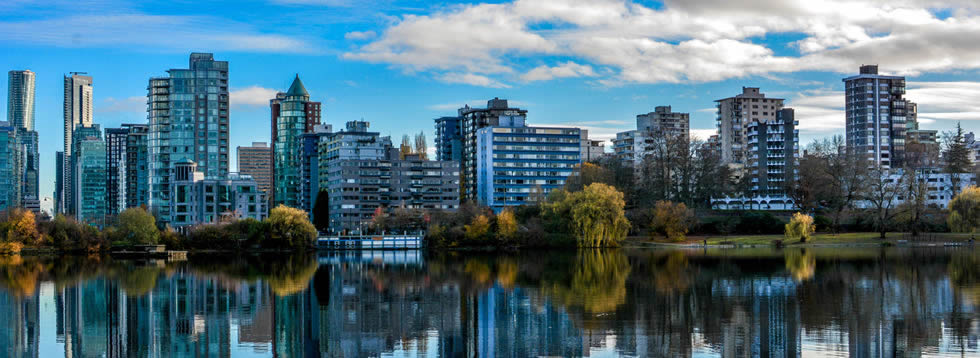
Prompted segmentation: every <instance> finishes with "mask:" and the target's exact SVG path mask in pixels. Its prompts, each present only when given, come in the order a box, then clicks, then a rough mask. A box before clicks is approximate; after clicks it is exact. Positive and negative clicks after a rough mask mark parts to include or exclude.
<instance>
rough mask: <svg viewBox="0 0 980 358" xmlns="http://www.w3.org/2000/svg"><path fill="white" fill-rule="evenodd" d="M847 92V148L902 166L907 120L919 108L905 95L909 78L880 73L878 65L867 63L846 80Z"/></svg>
mask: <svg viewBox="0 0 980 358" xmlns="http://www.w3.org/2000/svg"><path fill="white" fill-rule="evenodd" d="M844 91H845V101H844V104H845V110H846V113H847V114H846V116H847V117H846V118H847V122H846V123H847V127H846V130H845V137H846V138H847V149H848V150H849V151H851V153H855V154H859V155H862V156H867V159H868V161H869V162H870V163H877V164H880V165H881V166H882V167H885V168H900V167H902V165H903V164H904V159H905V139H906V138H905V136H906V122H907V121H908V113H909V112H910V111H909V109H912V108H914V107H915V104H914V103H912V102H909V101H908V100H906V99H904V98H903V97H902V96H903V95H905V77H901V76H884V75H879V74H878V66H877V65H865V66H861V68H860V73H859V74H858V75H857V76H851V77H847V78H845V79H844ZM912 112H913V113H914V109H912Z"/></svg>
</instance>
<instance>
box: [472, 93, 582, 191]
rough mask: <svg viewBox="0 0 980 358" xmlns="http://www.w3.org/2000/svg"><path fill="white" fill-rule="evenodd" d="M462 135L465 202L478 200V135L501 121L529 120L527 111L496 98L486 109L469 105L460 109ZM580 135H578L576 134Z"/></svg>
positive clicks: (488, 102) (488, 103)
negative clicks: (480, 130) (482, 130)
mask: <svg viewBox="0 0 980 358" xmlns="http://www.w3.org/2000/svg"><path fill="white" fill-rule="evenodd" d="M458 112H459V117H460V125H461V127H460V129H459V130H460V135H461V137H462V143H463V150H462V161H461V165H460V178H461V182H462V190H461V191H460V197H461V199H462V200H463V201H473V200H476V199H477V172H476V170H477V169H476V165H477V159H476V157H477V152H478V148H477V144H476V133H477V131H478V130H479V129H480V128H485V127H491V126H497V125H500V121H501V120H503V121H515V120H516V121H520V122H522V123H523V122H524V120H525V119H527V110H525V109H520V108H512V107H510V106H509V105H508V104H507V100H506V99H500V98H494V99H491V100H489V101H487V107H486V108H470V106H469V105H467V106H465V107H463V108H460V109H459V111H458ZM576 134H578V133H576Z"/></svg>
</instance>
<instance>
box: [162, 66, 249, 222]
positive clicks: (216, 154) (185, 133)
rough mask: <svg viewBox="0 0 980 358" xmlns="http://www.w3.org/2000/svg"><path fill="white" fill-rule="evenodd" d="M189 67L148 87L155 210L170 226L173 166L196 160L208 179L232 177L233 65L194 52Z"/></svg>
mask: <svg viewBox="0 0 980 358" xmlns="http://www.w3.org/2000/svg"><path fill="white" fill-rule="evenodd" d="M189 62H190V63H189V68H187V69H170V70H168V71H167V73H168V74H169V76H167V77H155V78H151V79H150V81H149V86H148V87H147V91H148V92H147V103H148V104H149V108H148V109H147V110H148V111H149V113H148V116H147V117H148V118H149V125H150V130H149V139H148V147H149V157H148V162H149V168H150V173H149V175H150V176H149V179H150V180H149V182H150V198H149V204H150V210H151V211H153V212H154V213H155V214H156V215H157V217H158V218H159V220H160V221H162V222H164V223H167V222H170V220H171V218H172V215H173V214H174V213H172V212H170V208H171V207H172V206H171V205H170V199H171V198H170V195H171V193H172V192H173V185H172V183H171V182H170V179H171V173H172V171H173V169H174V166H173V164H174V163H176V162H178V161H182V160H190V161H193V162H195V163H196V169H197V170H199V171H201V172H202V173H204V175H205V177H208V178H222V177H224V176H227V175H228V155H229V153H228V133H229V131H228V128H229V124H228V112H229V110H230V109H229V106H228V61H215V60H214V55H213V54H210V53H192V54H191V55H190V61H189Z"/></svg>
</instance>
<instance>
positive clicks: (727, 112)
mask: <svg viewBox="0 0 980 358" xmlns="http://www.w3.org/2000/svg"><path fill="white" fill-rule="evenodd" d="M715 102H717V103H718V118H717V122H718V123H717V126H718V140H719V142H720V143H719V144H720V147H721V161H722V162H723V163H725V164H729V165H733V166H735V167H742V166H744V165H745V164H746V160H747V159H748V158H747V157H748V155H749V146H748V136H749V135H748V132H749V124H751V123H753V122H763V123H765V122H773V121H775V120H776V112H777V111H779V110H780V109H782V108H783V99H782V98H766V95H765V94H763V93H761V92H759V88H757V87H742V93H741V94H739V95H736V96H734V97H728V98H724V99H719V100H717V101H715Z"/></svg>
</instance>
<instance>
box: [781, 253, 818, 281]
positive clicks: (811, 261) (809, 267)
mask: <svg viewBox="0 0 980 358" xmlns="http://www.w3.org/2000/svg"><path fill="white" fill-rule="evenodd" d="M784 257H785V259H786V270H787V271H789V273H790V275H791V276H793V279H795V280H796V281H806V280H809V279H811V278H813V275H814V273H815V272H816V269H817V258H816V256H814V255H813V252H811V251H810V250H809V249H805V248H803V249H800V250H799V251H797V250H786V253H785V256H784Z"/></svg>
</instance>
